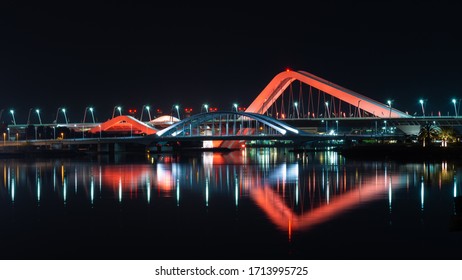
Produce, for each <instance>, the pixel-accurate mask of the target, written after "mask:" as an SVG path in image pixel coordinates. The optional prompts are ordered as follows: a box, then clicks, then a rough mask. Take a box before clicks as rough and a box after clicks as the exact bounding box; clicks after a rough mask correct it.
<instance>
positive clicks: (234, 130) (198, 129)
mask: <svg viewBox="0 0 462 280" xmlns="http://www.w3.org/2000/svg"><path fill="white" fill-rule="evenodd" d="M304 133H305V132H303V131H301V130H299V129H297V128H295V127H293V126H290V125H288V124H286V123H284V122H282V121H279V120H276V119H274V118H271V117H268V116H265V115H262V114H257V113H249V112H235V111H220V112H207V113H200V114H197V115H194V116H191V117H189V118H187V119H184V120H182V121H180V122H178V123H175V124H173V125H171V126H169V127H167V128H164V129H163V130H160V131H158V132H157V133H156V136H158V137H191V136H229V135H266V136H268V135H300V134H304Z"/></svg>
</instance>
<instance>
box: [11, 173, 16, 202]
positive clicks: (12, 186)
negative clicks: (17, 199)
mask: <svg viewBox="0 0 462 280" xmlns="http://www.w3.org/2000/svg"><path fill="white" fill-rule="evenodd" d="M14 191H15V184H14V176H13V177H12V178H11V202H13V203H14Z"/></svg>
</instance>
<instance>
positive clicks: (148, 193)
mask: <svg viewBox="0 0 462 280" xmlns="http://www.w3.org/2000/svg"><path fill="white" fill-rule="evenodd" d="M146 197H147V200H148V204H149V203H151V178H150V177H149V175H147V176H146Z"/></svg>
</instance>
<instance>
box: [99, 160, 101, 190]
mask: <svg viewBox="0 0 462 280" xmlns="http://www.w3.org/2000/svg"><path fill="white" fill-rule="evenodd" d="M101 178H102V176H101V165H100V166H99V193H100V194H101V185H102V183H101V180H102V179H101Z"/></svg>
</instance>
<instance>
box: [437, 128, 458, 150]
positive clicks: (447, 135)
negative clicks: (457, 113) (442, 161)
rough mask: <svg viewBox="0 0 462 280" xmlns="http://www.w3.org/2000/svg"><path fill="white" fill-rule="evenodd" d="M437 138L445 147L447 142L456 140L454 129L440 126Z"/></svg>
mask: <svg viewBox="0 0 462 280" xmlns="http://www.w3.org/2000/svg"><path fill="white" fill-rule="evenodd" d="M439 138H440V139H441V141H442V143H441V146H443V147H447V146H448V142H454V141H455V140H456V131H455V130H454V128H452V127H442V128H441V129H440V135H439Z"/></svg>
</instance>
